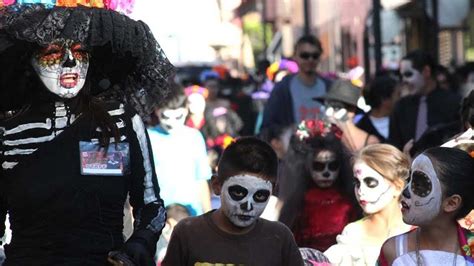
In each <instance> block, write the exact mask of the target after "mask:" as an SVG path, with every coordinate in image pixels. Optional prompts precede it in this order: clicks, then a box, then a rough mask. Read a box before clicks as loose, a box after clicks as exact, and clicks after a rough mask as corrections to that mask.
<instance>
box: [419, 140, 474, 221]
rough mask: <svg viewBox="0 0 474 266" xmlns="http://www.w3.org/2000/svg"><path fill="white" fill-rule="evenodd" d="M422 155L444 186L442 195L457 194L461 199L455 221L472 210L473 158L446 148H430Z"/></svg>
mask: <svg viewBox="0 0 474 266" xmlns="http://www.w3.org/2000/svg"><path fill="white" fill-rule="evenodd" d="M423 154H425V155H426V156H428V157H429V158H430V160H431V162H432V163H433V167H434V170H435V171H436V174H437V175H438V178H439V180H440V181H441V183H442V184H443V185H444V194H445V195H446V196H451V195H454V194H458V195H459V196H461V198H462V205H461V208H460V209H459V210H458V212H457V213H456V216H455V219H459V218H462V217H464V216H466V215H467V214H468V213H469V212H470V211H471V210H472V209H474V194H473V193H472V192H473V191H474V178H473V177H474V158H472V157H471V156H470V155H469V154H468V153H467V152H465V151H462V150H459V149H456V148H446V147H435V148H430V149H428V150H426V151H424V152H423Z"/></svg>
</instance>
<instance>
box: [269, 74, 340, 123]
mask: <svg viewBox="0 0 474 266" xmlns="http://www.w3.org/2000/svg"><path fill="white" fill-rule="evenodd" d="M295 76H296V75H295V74H292V75H287V76H286V77H284V78H283V79H282V80H281V81H280V82H278V83H276V84H275V87H274V88H273V91H272V93H271V94H270V98H269V99H268V101H267V103H266V105H265V109H264V111H263V122H262V128H268V127H270V126H272V125H280V126H289V125H291V124H294V123H295V122H296V121H295V116H294V114H293V99H292V96H291V91H290V84H291V80H292V79H293V77H295ZM318 78H320V79H322V81H323V82H324V84H325V85H326V92H327V91H328V90H329V87H330V86H331V84H332V81H331V80H329V79H326V78H323V77H321V76H318Z"/></svg>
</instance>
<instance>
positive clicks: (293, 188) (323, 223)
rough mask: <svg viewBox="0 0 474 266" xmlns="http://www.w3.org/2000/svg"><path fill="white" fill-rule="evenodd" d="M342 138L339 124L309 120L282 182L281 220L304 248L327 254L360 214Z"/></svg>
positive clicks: (293, 143) (290, 155)
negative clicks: (346, 227)
mask: <svg viewBox="0 0 474 266" xmlns="http://www.w3.org/2000/svg"><path fill="white" fill-rule="evenodd" d="M341 137H342V132H341V130H340V129H339V128H338V127H337V126H336V125H334V124H331V123H329V122H327V121H323V120H304V121H303V122H301V123H300V125H299V126H298V129H297V131H296V134H295V135H294V136H293V137H292V138H291V140H290V147H289V150H288V152H287V154H286V156H285V158H284V159H283V165H282V167H281V175H280V180H279V182H280V183H279V199H280V200H282V202H283V207H282V209H281V213H280V218H279V220H280V221H281V222H283V223H285V224H286V225H288V226H289V227H290V228H291V229H292V231H293V234H294V235H295V239H296V243H297V244H298V246H300V247H310V248H314V249H317V250H319V251H325V250H326V249H328V248H329V247H330V246H332V245H334V244H336V236H337V235H338V234H340V233H341V232H342V229H343V228H344V226H346V225H347V224H348V223H350V222H352V221H355V220H356V218H357V216H358V215H357V214H358V206H357V203H356V201H355V198H354V197H352V196H351V195H353V192H352V191H353V189H352V171H351V167H350V159H349V157H348V152H346V150H345V148H344V146H343V144H342V142H341Z"/></svg>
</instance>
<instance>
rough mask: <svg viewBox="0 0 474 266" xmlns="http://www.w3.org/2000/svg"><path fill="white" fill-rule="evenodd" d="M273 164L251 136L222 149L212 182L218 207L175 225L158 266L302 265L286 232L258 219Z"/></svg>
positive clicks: (268, 190)
mask: <svg viewBox="0 0 474 266" xmlns="http://www.w3.org/2000/svg"><path fill="white" fill-rule="evenodd" d="M277 167H278V160H277V157H276V154H275V152H274V151H273V149H272V148H271V147H270V146H269V145H268V144H266V143H265V142H263V141H261V140H258V139H256V138H253V137H246V138H240V139H238V140H237V141H235V142H234V143H232V144H231V145H229V146H228V147H227V148H226V149H225V150H224V153H223V155H222V157H221V160H220V161H219V166H218V172H217V175H216V176H214V177H213V178H212V188H213V190H214V193H216V194H217V195H220V196H221V207H220V208H219V209H217V210H214V211H211V212H208V213H206V214H204V215H201V216H199V217H193V218H189V219H185V220H183V221H181V222H180V223H179V224H178V225H177V226H176V227H175V229H174V231H173V235H172V236H171V241H170V244H169V246H168V251H167V254H166V257H165V259H164V261H163V264H162V265H165V266H166V265H190V266H191V265H303V261H302V259H301V255H300V253H299V251H298V248H297V246H296V244H295V241H294V239H293V236H292V235H291V232H290V231H289V230H288V228H286V227H285V226H283V225H282V224H280V223H277V222H270V221H267V220H265V219H262V218H259V216H260V215H261V214H262V212H263V210H264V209H265V206H266V205H267V203H268V199H269V197H270V195H271V193H272V189H273V186H274V182H275V178H276V175H277Z"/></svg>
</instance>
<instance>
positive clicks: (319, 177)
mask: <svg viewBox="0 0 474 266" xmlns="http://www.w3.org/2000/svg"><path fill="white" fill-rule="evenodd" d="M338 176H339V162H338V161H337V160H336V154H335V153H334V152H332V151H329V150H322V151H320V152H319V153H318V154H316V156H315V157H314V158H313V161H312V162H311V178H312V179H313V181H314V182H315V183H316V185H317V186H318V187H320V188H328V187H330V186H332V185H333V184H334V182H336V179H337V177H338Z"/></svg>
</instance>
